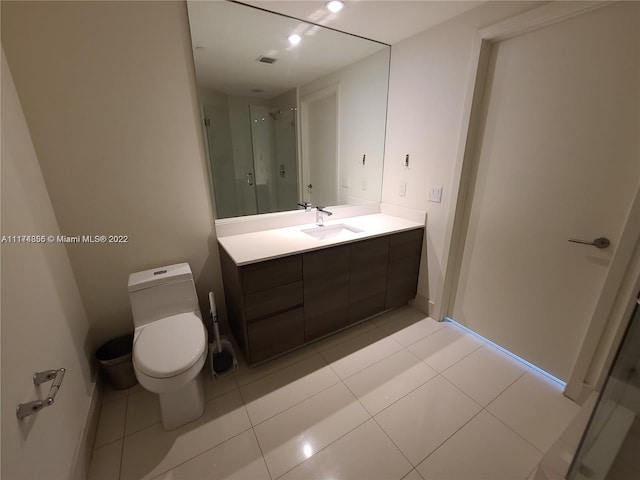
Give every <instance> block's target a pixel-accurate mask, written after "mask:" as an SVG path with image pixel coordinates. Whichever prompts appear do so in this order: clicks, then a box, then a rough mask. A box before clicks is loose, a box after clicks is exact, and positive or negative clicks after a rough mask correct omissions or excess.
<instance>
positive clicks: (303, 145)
mask: <svg viewBox="0 0 640 480" xmlns="http://www.w3.org/2000/svg"><path fill="white" fill-rule="evenodd" d="M331 95H335V99H336V151H335V157H334V158H335V161H334V163H333V165H332V167H333V168H334V169H335V172H336V185H335V188H336V192H337V193H338V196H339V195H340V168H339V167H340V159H339V156H340V85H339V84H338V83H335V84H332V85H329V86H327V87H323V88H321V89H319V90H316V91H314V92H311V93H309V94H307V95H304V96H302V97H301V98H300V162H299V165H298V166H299V170H298V171H299V174H298V178H299V182H300V183H299V185H298V188H299V191H300V198H301V201H303V202H304V201H307V202H308V201H310V198H309V192H308V191H307V185H308V184H309V170H310V167H309V156H310V154H309V104H311V103H313V102H316V101H318V100H322V99H323V98H326V97H329V96H331ZM338 203H340V202H338ZM323 206H329V205H323Z"/></svg>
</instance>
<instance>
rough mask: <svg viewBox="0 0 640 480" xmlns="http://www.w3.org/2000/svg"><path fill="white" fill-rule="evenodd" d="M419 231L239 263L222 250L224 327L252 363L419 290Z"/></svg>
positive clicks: (421, 231) (392, 305) (404, 300)
mask: <svg viewBox="0 0 640 480" xmlns="http://www.w3.org/2000/svg"><path fill="white" fill-rule="evenodd" d="M423 235H424V228H417V229H413V230H407V231H402V232H399V233H392V234H389V235H383V236H379V237H374V238H369V239H363V240H359V241H356V242H351V243H347V244H341V245H336V246H330V247H326V248H321V249H318V250H313V251H309V252H305V253H299V254H293V255H289V256H285V257H280V258H276V259H273V260H265V261H260V262H256V263H251V264H249V265H244V266H238V265H236V263H235V262H234V261H233V259H232V258H231V257H230V256H229V254H228V253H227V252H226V251H225V250H224V248H222V247H220V259H221V262H222V276H223V281H224V290H225V298H226V302H227V312H228V316H229V324H230V326H231V329H232V331H233V334H234V336H235V338H236V340H237V342H238V344H239V345H240V347H241V348H242V350H243V351H244V354H245V358H246V360H247V363H248V364H249V365H255V364H257V363H260V362H263V361H265V360H268V359H270V358H272V357H275V356H277V355H280V354H282V353H284V352H287V351H289V350H293V349H295V348H297V347H300V346H302V345H305V344H307V343H309V342H312V341H314V340H316V339H318V338H321V337H324V336H326V335H329V334H331V333H333V332H336V331H338V330H341V329H343V328H345V327H348V326H349V325H352V324H355V323H357V322H360V321H362V320H365V319H367V318H369V317H372V316H374V315H377V314H379V313H381V312H384V311H386V310H389V309H392V308H395V307H399V306H401V305H404V304H406V303H407V302H408V301H409V300H411V299H413V298H414V297H415V295H416V291H417V284H418V272H419V269H420V255H421V252H422V239H423Z"/></svg>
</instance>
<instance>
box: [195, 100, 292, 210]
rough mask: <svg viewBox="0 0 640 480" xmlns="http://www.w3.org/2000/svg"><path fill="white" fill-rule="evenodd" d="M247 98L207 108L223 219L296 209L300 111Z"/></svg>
mask: <svg viewBox="0 0 640 480" xmlns="http://www.w3.org/2000/svg"><path fill="white" fill-rule="evenodd" d="M242 101H243V99H238V100H236V99H234V98H232V97H230V100H229V101H228V104H222V105H215V106H212V105H205V106H204V110H205V112H204V113H205V126H206V132H207V142H206V143H207V146H208V153H209V162H210V166H211V176H212V182H213V191H214V192H215V197H216V198H215V200H216V211H217V218H229V217H238V216H243V215H255V214H259V213H270V212H279V211H284V210H292V209H294V208H295V206H296V203H297V201H298V200H297V199H298V173H297V172H298V167H297V143H296V129H297V123H296V111H297V109H296V107H295V106H291V107H286V108H285V107H280V108H278V107H277V106H275V107H274V106H273V105H263V104H254V103H246V102H244V103H241V102H242Z"/></svg>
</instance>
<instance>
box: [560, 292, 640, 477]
mask: <svg viewBox="0 0 640 480" xmlns="http://www.w3.org/2000/svg"><path fill="white" fill-rule="evenodd" d="M639 298H640V294H639ZM638 301H639V302H640V300H638ZM601 479H602V480H603V479H607V480H631V479H640V306H639V305H638V303H636V307H635V310H634V312H633V315H632V318H631V321H630V322H629V325H628V326H627V330H626V332H625V335H624V337H623V340H622V342H621V344H620V348H619V350H618V353H617V354H616V357H615V359H614V362H613V365H612V367H611V370H610V372H609V376H608V378H607V380H606V383H605V385H604V387H603V389H602V391H601V393H600V396H599V398H598V401H597V403H596V406H595V409H594V411H593V414H592V416H591V419H590V420H589V424H588V426H587V429H586V430H585V433H584V435H583V437H582V441H581V443H580V446H579V447H578V451H577V453H576V455H575V457H574V459H573V463H572V465H571V468H570V470H569V474H568V475H567V480H601Z"/></svg>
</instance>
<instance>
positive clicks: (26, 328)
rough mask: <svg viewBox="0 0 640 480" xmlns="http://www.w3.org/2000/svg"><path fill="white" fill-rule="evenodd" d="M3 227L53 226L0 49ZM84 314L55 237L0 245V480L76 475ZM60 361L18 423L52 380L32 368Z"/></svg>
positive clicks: (87, 391) (84, 386) (40, 229)
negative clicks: (59, 374)
mask: <svg viewBox="0 0 640 480" xmlns="http://www.w3.org/2000/svg"><path fill="white" fill-rule="evenodd" d="M1 72H2V80H1V82H2V98H1V102H2V122H1V123H2V132H1V140H2V141H1V143H2V235H3V236H5V235H57V234H59V233H60V228H59V227H58V222H57V221H56V215H55V213H54V210H53V207H52V205H51V201H50V199H49V195H48V193H47V189H46V187H45V182H44V179H43V176H42V172H41V170H40V165H39V164H38V158H37V157H36V152H35V150H34V148H33V144H32V142H31V138H30V135H29V130H28V128H27V124H26V122H25V118H24V116H23V113H22V109H21V107H20V102H19V100H18V96H17V93H16V90H15V85H14V83H13V80H12V78H11V73H10V72H9V67H8V65H7V63H6V60H5V56H4V52H3V54H2V68H1ZM88 334H89V322H88V320H87V316H86V314H85V310H84V307H83V305H82V301H81V298H80V293H79V291H78V287H77V284H76V280H75V278H74V275H73V272H72V269H71V264H70V262H69V257H68V255H67V251H66V249H65V246H64V245H63V244H55V243H50V244H48V243H40V244H25V243H20V244H18V243H15V244H14V243H3V244H2V472H1V476H2V478H4V479H6V480H17V479H35V478H47V479H52V480H55V479H67V478H71V477H72V476H73V475H74V470H75V467H76V454H78V455H79V457H78V467H79V468H78V470H77V471H76V474H77V478H83V477H84V474H83V471H82V469H83V468H84V466H85V463H84V460H85V458H84V454H83V452H84V450H83V445H82V441H81V440H82V439H83V438H84V434H83V427H84V426H85V420H86V419H87V417H88V414H89V410H90V406H91V399H92V395H93V393H94V386H95V384H94V382H93V381H92V378H91V372H90V368H89V365H90V364H89V359H90V358H91V356H92V351H91V348H90V347H89V345H90V342H89V341H88V338H87V337H88ZM61 367H64V368H66V369H67V372H66V375H65V377H64V381H63V383H62V387H61V389H60V391H59V392H58V395H57V397H56V400H55V403H54V404H53V405H52V406H51V407H48V408H45V409H44V410H42V411H40V412H39V413H38V414H37V415H35V416H31V417H28V418H26V419H24V420H22V421H18V420H17V418H16V415H15V409H16V406H17V405H18V403H24V402H28V401H31V400H36V399H42V398H44V397H45V396H46V394H47V392H48V391H49V388H50V386H51V383H46V384H44V385H42V386H41V387H35V386H34V385H33V380H32V376H33V374H34V372H36V371H42V370H49V369H57V368H61Z"/></svg>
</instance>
